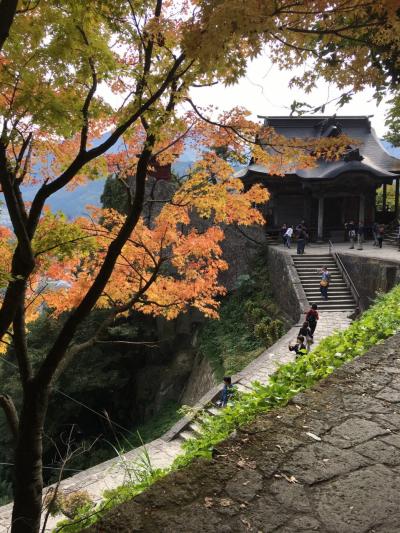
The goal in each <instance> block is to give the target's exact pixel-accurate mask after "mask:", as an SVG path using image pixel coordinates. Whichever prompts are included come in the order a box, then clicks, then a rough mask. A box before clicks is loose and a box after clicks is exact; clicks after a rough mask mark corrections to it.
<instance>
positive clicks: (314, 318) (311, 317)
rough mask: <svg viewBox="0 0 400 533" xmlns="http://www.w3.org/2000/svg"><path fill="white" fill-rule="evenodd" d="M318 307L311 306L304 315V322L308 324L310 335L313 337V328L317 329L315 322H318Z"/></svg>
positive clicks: (315, 305)
mask: <svg viewBox="0 0 400 533" xmlns="http://www.w3.org/2000/svg"><path fill="white" fill-rule="evenodd" d="M317 309H318V305H317V304H312V305H311V307H310V310H309V311H308V313H307V314H306V321H307V322H308V325H309V326H310V330H311V333H312V335H313V336H314V331H315V328H316V327H317V322H318V320H319V314H318V311H317Z"/></svg>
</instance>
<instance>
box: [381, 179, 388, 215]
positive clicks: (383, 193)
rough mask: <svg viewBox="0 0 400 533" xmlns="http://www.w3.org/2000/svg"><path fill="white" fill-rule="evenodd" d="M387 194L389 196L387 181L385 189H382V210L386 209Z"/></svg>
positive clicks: (384, 185)
mask: <svg viewBox="0 0 400 533" xmlns="http://www.w3.org/2000/svg"><path fill="white" fill-rule="evenodd" d="M386 196H387V185H386V183H384V184H383V191H382V211H383V212H385V211H386Z"/></svg>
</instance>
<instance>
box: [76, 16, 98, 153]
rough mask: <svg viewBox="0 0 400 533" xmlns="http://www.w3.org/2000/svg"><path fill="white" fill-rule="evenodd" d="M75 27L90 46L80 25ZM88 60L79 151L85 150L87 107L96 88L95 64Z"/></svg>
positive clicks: (90, 58) (87, 125) (87, 126)
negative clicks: (88, 73)
mask: <svg viewBox="0 0 400 533" xmlns="http://www.w3.org/2000/svg"><path fill="white" fill-rule="evenodd" d="M77 28H78V31H79V32H80V34H81V35H82V38H83V40H84V42H85V44H86V46H88V47H89V46H90V45H89V41H88V38H87V36H86V33H85V32H84V30H83V28H81V27H80V26H77ZM88 62H89V66H90V71H91V73H92V85H91V86H90V89H89V92H88V94H87V95H86V98H85V102H84V104H83V107H82V118H83V125H82V129H81V142H80V146H79V152H85V151H86V146H87V140H88V132H89V108H90V104H91V102H92V100H93V97H94V95H95V93H96V90H97V72H96V66H95V63H94V60H93V57H89V59H88Z"/></svg>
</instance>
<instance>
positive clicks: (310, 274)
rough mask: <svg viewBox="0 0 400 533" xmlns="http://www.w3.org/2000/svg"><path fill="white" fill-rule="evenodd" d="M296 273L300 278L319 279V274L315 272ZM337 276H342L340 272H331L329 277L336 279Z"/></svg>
mask: <svg viewBox="0 0 400 533" xmlns="http://www.w3.org/2000/svg"><path fill="white" fill-rule="evenodd" d="M297 273H298V275H299V278H300V279H302V278H313V279H321V275H320V274H317V273H315V272H297ZM337 278H342V274H340V273H336V272H334V273H331V275H330V279H331V280H332V279H337Z"/></svg>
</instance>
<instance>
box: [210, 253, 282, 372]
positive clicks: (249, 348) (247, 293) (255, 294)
mask: <svg viewBox="0 0 400 533" xmlns="http://www.w3.org/2000/svg"><path fill="white" fill-rule="evenodd" d="M286 326H289V321H287V320H286V321H285V319H284V317H283V316H282V311H281V310H280V309H279V307H278V306H277V305H276V303H275V301H274V297H273V295H272V290H271V284H270V281H269V273H268V265H267V263H266V260H265V256H264V255H263V254H259V255H258V256H257V257H256V258H255V259H254V260H253V262H252V265H251V276H249V275H247V274H246V275H241V276H239V278H238V282H237V285H236V289H235V291H233V292H232V293H230V294H229V295H228V296H227V297H226V298H225V299H224V300H223V302H222V304H221V308H220V319H219V320H209V321H207V322H206V324H205V325H204V326H203V327H202V329H201V331H200V335H199V350H200V352H201V353H202V354H203V355H204V356H205V357H207V358H208V360H209V361H210V364H211V366H212V368H213V371H214V374H215V376H216V377H217V378H222V376H224V375H231V374H234V373H236V372H239V371H240V370H242V368H244V367H245V366H247V365H248V364H249V363H250V362H251V361H253V360H254V359H255V358H256V357H258V356H259V355H260V353H261V352H262V351H263V350H264V349H265V348H268V347H269V346H271V345H272V344H274V342H276V341H277V340H278V339H279V337H281V335H282V333H283V331H284V330H285V329H286Z"/></svg>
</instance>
